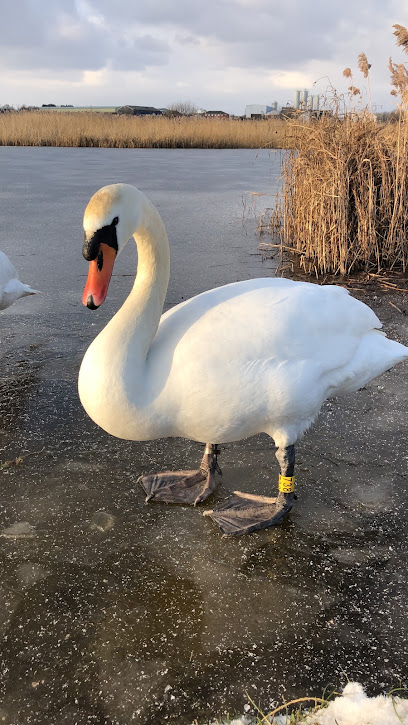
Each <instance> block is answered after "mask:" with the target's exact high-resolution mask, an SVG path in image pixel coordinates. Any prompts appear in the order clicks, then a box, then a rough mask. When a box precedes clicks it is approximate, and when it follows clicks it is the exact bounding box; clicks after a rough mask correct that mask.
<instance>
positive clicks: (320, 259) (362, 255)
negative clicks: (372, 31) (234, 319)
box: [261, 26, 408, 276]
mask: <svg viewBox="0 0 408 725" xmlns="http://www.w3.org/2000/svg"><path fill="white" fill-rule="evenodd" d="M395 27H396V33H395V34H396V35H397V38H399V41H400V45H403V46H404V48H405V49H406V50H407V49H408V32H407V31H406V30H405V29H404V28H402V26H395ZM358 65H359V68H360V70H361V72H362V73H363V75H364V77H365V78H368V74H369V69H370V64H369V63H368V61H367V58H366V56H365V55H364V54H360V56H359V58H358ZM389 68H390V71H391V83H392V86H393V89H394V91H395V94H396V95H397V96H399V98H400V104H399V116H398V121H397V123H395V122H389V123H386V124H379V123H378V122H377V121H376V118H375V116H374V115H373V113H372V112H371V111H370V109H365V110H362V111H358V112H356V111H355V110H354V109H350V108H348V109H347V112H346V113H345V114H343V113H342V114H340V113H338V107H339V104H338V100H339V97H338V96H336V111H337V112H336V113H334V114H332V115H330V114H327V115H322V117H321V118H320V119H319V120H315V121H307V120H303V121H302V120H297V121H296V120H292V121H288V124H289V127H290V130H291V133H292V134H293V136H294V146H295V148H296V151H290V152H289V153H288V154H287V155H286V157H285V160H284V166H283V190H282V193H281V195H280V196H279V197H278V203H277V206H276V209H275V210H274V212H273V214H272V216H271V217H270V218H269V219H267V220H266V222H265V220H263V222H262V223H261V231H266V230H267V231H269V232H271V233H272V234H274V235H278V239H277V242H279V243H277V244H267V245H263V246H264V248H265V246H266V247H278V248H280V249H281V251H282V252H284V251H285V250H289V251H290V252H292V253H294V254H295V256H296V258H297V259H298V261H299V263H300V267H301V268H302V269H303V270H304V271H305V272H308V273H310V272H312V273H315V274H316V276H319V275H320V274H323V275H328V274H341V275H346V274H350V273H351V272H356V271H358V270H365V271H377V272H378V271H382V270H390V269H391V270H400V271H402V272H406V271H407V269H408V174H407V170H408V169H407V164H408V114H407V103H408V72H407V70H406V68H405V66H404V65H403V64H400V65H397V66H396V65H394V64H393V63H392V62H391V60H390V63H389ZM344 76H345V77H346V78H351V77H352V74H351V70H350V69H349V68H347V69H346V70H345V71H344ZM357 92H358V93H359V91H358V90H357ZM368 92H369V88H368ZM348 95H349V102H351V99H352V98H353V97H354V95H355V89H354V86H353V85H352V86H350V87H349V94H348ZM370 106H371V101H370Z"/></svg>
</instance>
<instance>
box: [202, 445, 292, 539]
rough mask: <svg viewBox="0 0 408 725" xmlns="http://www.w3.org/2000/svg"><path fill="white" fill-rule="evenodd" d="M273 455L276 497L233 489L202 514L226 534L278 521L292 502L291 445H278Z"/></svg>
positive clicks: (232, 534)
mask: <svg viewBox="0 0 408 725" xmlns="http://www.w3.org/2000/svg"><path fill="white" fill-rule="evenodd" d="M276 457H277V459H278V461H279V465H280V475H279V493H278V496H277V498H267V497H266V496H253V495H252V494H250V493H242V492H241V491H234V495H233V496H231V497H230V498H229V499H227V500H226V501H224V502H223V503H220V504H218V506H216V507H215V508H214V509H213V510H212V511H205V512H204V516H211V518H212V519H213V521H215V523H216V524H218V526H219V527H220V529H221V531H222V533H223V534H226V535H227V536H239V535H240V534H250V533H251V532H252V531H258V530H259V529H267V528H268V527H269V526H276V525H277V524H280V523H281V521H283V519H284V518H285V516H286V515H287V514H288V513H289V511H290V510H291V508H292V506H293V501H294V500H295V498H296V496H295V494H294V488H295V477H294V475H293V473H294V468H295V446H294V445H290V446H286V447H282V448H278V449H277V451H276Z"/></svg>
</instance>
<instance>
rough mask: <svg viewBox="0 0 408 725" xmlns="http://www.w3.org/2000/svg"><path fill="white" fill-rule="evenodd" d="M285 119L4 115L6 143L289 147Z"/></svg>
mask: <svg viewBox="0 0 408 725" xmlns="http://www.w3.org/2000/svg"><path fill="white" fill-rule="evenodd" d="M286 131H287V126H286V122H285V121H284V120H282V119H270V120H259V121H253V120H250V121H247V120H239V119H223V118H222V119H218V118H194V117H178V118H165V117H163V116H124V115H121V116H117V115H116V114H108V113H106V114H103V113H85V112H84V113H75V114H73V113H69V112H66V113H64V112H60V113H52V112H49V111H38V112H35V111H27V112H23V113H10V114H9V113H3V114H0V145H1V146H76V147H77V146H87V147H89V146H93V147H105V148H106V147H109V148H262V147H264V148H285V147H286V146H287V143H288V140H287V138H286Z"/></svg>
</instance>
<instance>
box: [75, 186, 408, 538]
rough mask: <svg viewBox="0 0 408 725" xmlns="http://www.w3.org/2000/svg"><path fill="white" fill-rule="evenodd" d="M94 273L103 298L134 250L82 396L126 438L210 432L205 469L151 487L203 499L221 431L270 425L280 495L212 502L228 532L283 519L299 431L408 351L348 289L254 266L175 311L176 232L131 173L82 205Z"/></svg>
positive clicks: (224, 438) (86, 295) (82, 381)
mask: <svg viewBox="0 0 408 725" xmlns="http://www.w3.org/2000/svg"><path fill="white" fill-rule="evenodd" d="M83 225H84V232H85V239H84V245H83V256H84V258H85V259H86V260H87V261H89V273H88V278H87V282H86V285H85V289H84V292H83V297H82V301H83V304H84V305H86V306H87V307H88V308H90V309H92V310H94V309H96V308H98V307H99V306H100V305H101V304H102V303H103V301H104V299H105V297H106V294H107V290H108V285H109V281H110V277H111V273H112V268H113V264H114V261H115V258H116V256H117V255H118V254H119V253H120V252H121V251H122V249H123V247H124V246H125V244H126V243H127V241H128V240H129V238H130V237H132V236H133V237H134V239H135V241H136V244H137V250H138V267H137V275H136V279H135V283H134V285H133V288H132V291H131V293H130V294H129V296H128V298H127V299H126V301H125V302H124V304H123V305H122V307H121V308H120V309H119V311H118V312H117V313H116V314H115V315H114V317H113V318H112V319H111V320H110V321H109V322H108V324H107V325H106V327H105V328H104V329H103V330H102V332H100V333H99V334H98V336H97V337H96V338H95V339H94V340H93V342H92V343H91V345H90V346H89V348H88V350H87V351H86V353H85V355H84V358H83V361H82V364H81V367H80V371H79V378H78V389H79V396H80V400H81V402H82V405H83V407H84V408H85V410H86V412H87V413H88V415H89V416H90V417H91V419H92V420H93V421H94V422H95V423H96V424H97V425H99V426H100V427H101V428H103V429H104V430H105V431H107V432H108V433H110V434H111V435H113V436H116V437H118V438H123V439H128V440H138V441H143V440H152V439H155V438H164V437H171V436H181V437H184V438H190V439H193V440H195V441H200V442H202V443H205V444H206V447H205V451H204V456H203V459H202V462H201V465H200V468H199V469H197V471H176V472H168V471H167V472H164V473H159V474H150V475H146V476H142V477H141V479H139V480H140V483H141V485H142V486H143V488H144V490H145V492H146V494H147V500H152V499H154V500H158V501H168V502H169V501H173V502H184V503H192V504H197V503H200V502H202V501H204V500H205V499H206V498H207V497H208V496H209V495H210V494H211V493H212V492H213V491H214V489H215V473H216V472H217V471H218V472H220V470H219V467H218V462H217V457H218V454H219V452H220V451H219V444H220V443H228V442H231V441H236V440H240V439H242V438H247V437H248V436H252V435H254V434H257V433H267V434H268V435H269V436H270V437H271V438H272V439H273V441H274V444H275V446H276V447H277V451H276V457H277V459H278V462H279V465H280V475H279V485H278V495H277V497H273V498H271V497H266V496H254V495H251V494H245V493H242V492H234V495H233V496H232V497H231V498H230V499H228V500H227V501H224V502H223V503H221V504H219V505H218V506H216V507H215V508H214V509H213V510H211V511H206V512H205V513H206V514H209V515H210V516H211V517H212V518H213V520H214V521H215V522H216V523H217V524H218V526H219V527H220V529H221V531H222V532H223V533H224V534H232V535H234V534H242V533H248V532H250V531H254V530H256V529H260V528H265V527H267V526H271V525H273V524H277V523H280V522H281V521H282V519H283V518H284V517H285V516H286V514H287V513H288V511H290V509H291V508H292V505H293V501H294V498H295V495H294V482H295V479H294V466H295V443H296V441H297V439H298V438H299V437H300V436H301V435H302V434H303V433H304V432H305V431H306V430H307V429H308V428H309V426H310V425H311V423H312V422H313V421H314V420H315V418H316V416H317V415H318V413H319V410H320V408H321V406H322V404H323V402H324V401H325V400H326V399H327V398H329V397H332V396H335V395H339V394H344V393H350V392H354V391H356V390H358V388H360V387H362V386H363V385H365V384H366V383H367V382H368V381H370V380H371V379H372V378H374V377H376V376H377V375H380V374H381V373H382V372H384V371H385V370H387V369H389V368H391V367H392V366H393V365H394V364H396V363H398V362H400V361H402V360H404V359H406V358H407V357H408V348H407V347H405V346H404V345H402V344H400V343H398V342H394V341H392V340H389V339H388V338H387V337H386V336H385V334H384V333H382V332H381V331H380V329H379V328H380V327H381V323H380V321H379V320H378V318H377V316H376V315H375V314H374V312H373V311H372V310H371V309H370V308H369V307H367V305H365V304H363V303H362V302H360V301H359V300H356V299H354V298H353V297H351V296H350V295H349V293H348V292H347V290H345V289H343V288H342V287H337V286H334V285H326V286H325V285H322V286H319V285H316V284H311V283H308V282H298V281H292V280H289V279H278V278H275V279H271V278H267V279H253V280H247V281H243V282H236V283H233V284H227V285H225V286H223V287H218V288H216V289H212V290H209V291H208V292H204V293H202V294H199V295H197V296H196V297H193V298H191V299H189V300H186V301H185V302H182V303H181V304H178V305H176V306H175V307H173V308H172V309H170V310H169V311H168V312H166V313H165V314H162V312H163V304H164V300H165V296H166V290H167V286H168V281H169V273H170V272H169V270H170V265H169V260H170V253H169V244H168V240H167V234H166V230H165V227H164V224H163V222H162V219H161V217H160V216H159V213H158V212H157V210H156V208H155V207H154V205H153V204H152V203H151V202H150V201H149V200H148V199H147V197H146V196H145V195H144V194H143V193H142V192H141V191H139V190H138V189H136V188H135V187H133V186H131V185H128V184H111V185H109V186H104V187H103V188H101V189H100V190H99V191H97V192H96V193H95V194H94V195H93V196H92V198H91V199H90V201H89V203H88V205H87V207H86V210H85V214H84V221H83Z"/></svg>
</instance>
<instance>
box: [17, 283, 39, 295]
mask: <svg viewBox="0 0 408 725" xmlns="http://www.w3.org/2000/svg"><path fill="white" fill-rule="evenodd" d="M38 294H40V292H39V290H38V289H33V288H32V287H30V285H28V284H22V294H21V296H22V297H26V296H27V295H38Z"/></svg>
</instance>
